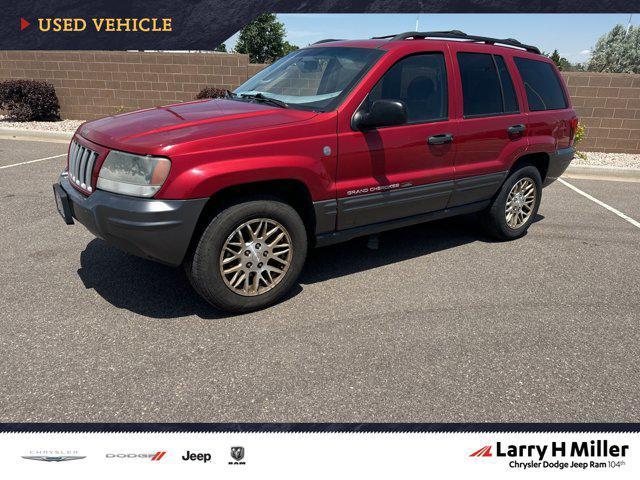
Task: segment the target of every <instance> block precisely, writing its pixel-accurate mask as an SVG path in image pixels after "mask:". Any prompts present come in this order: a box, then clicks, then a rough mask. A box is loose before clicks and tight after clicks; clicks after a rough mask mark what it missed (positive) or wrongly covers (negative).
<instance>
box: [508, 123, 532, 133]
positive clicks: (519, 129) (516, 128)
mask: <svg viewBox="0 0 640 480" xmlns="http://www.w3.org/2000/svg"><path fill="white" fill-rule="evenodd" d="M526 129H527V127H525V126H524V125H522V124H518V125H511V126H510V127H509V128H507V133H508V134H509V135H517V134H519V133H522V132H524V131H525V130H526Z"/></svg>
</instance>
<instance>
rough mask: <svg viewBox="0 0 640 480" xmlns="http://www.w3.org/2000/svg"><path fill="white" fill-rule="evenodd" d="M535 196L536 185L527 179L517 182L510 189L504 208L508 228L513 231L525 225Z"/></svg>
mask: <svg viewBox="0 0 640 480" xmlns="http://www.w3.org/2000/svg"><path fill="white" fill-rule="evenodd" d="M536 195H537V192H536V184H535V182H534V181H533V180H532V179H531V178H529V177H525V178H522V179H520V180H518V182H516V184H515V185H514V186H513V187H511V191H510V192H509V195H508V196H507V204H506V207H505V219H506V221H507V226H508V227H509V228H512V229H514V230H515V229H518V228H520V227H522V226H523V225H524V224H525V223H527V221H528V220H529V218H530V217H531V214H532V213H533V208H534V206H535V204H536Z"/></svg>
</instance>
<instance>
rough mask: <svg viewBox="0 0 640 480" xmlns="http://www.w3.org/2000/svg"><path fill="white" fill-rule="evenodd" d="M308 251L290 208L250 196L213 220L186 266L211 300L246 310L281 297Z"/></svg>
mask: <svg viewBox="0 0 640 480" xmlns="http://www.w3.org/2000/svg"><path fill="white" fill-rule="evenodd" d="M306 254H307V234H306V230H305V227H304V224H303V222H302V219H301V218H300V216H299V215H298V213H297V212H296V211H295V210H294V209H293V208H292V207H291V206H289V205H287V204H285V203H283V202H280V201H278V200H275V199H268V200H267V199H264V200H249V201H246V202H243V203H238V204H236V205H232V206H230V207H228V208H226V209H225V210H223V211H222V212H220V213H219V214H218V215H217V216H216V217H215V218H214V219H213V220H212V221H211V223H210V224H209V226H208V227H207V228H206V230H205V231H204V233H203V234H202V236H201V237H200V240H199V241H198V244H197V246H196V248H195V251H194V252H193V256H192V257H191V258H190V261H188V262H187V263H186V264H185V268H186V270H187V275H188V277H189V279H190V281H191V283H192V285H193V286H194V288H195V289H196V291H197V292H198V293H200V295H202V297H204V298H205V300H207V301H208V302H209V303H211V304H212V305H214V306H215V307H217V308H219V309H222V310H226V311H231V312H244V311H251V310H256V309H259V308H263V307H266V306H267V305H270V304H272V303H274V302H276V301H277V300H279V299H280V298H282V296H284V295H285V294H286V293H287V292H288V291H289V290H290V289H291V287H292V286H293V285H294V284H295V282H296V280H297V278H298V276H299V274H300V272H301V270H302V267H303V265H304V260H305V258H306Z"/></svg>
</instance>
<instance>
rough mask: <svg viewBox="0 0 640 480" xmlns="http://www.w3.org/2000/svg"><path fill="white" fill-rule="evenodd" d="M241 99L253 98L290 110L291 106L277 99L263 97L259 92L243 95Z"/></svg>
mask: <svg viewBox="0 0 640 480" xmlns="http://www.w3.org/2000/svg"><path fill="white" fill-rule="evenodd" d="M234 95H235V94H234ZM240 97H242V98H251V99H255V100H258V101H259V102H264V103H270V104H272V105H275V106H276V107H280V108H289V105H288V104H287V103H285V102H283V101H282V100H276V99H275V98H271V97H267V96H265V95H263V94H262V93H260V92H258V93H241V94H240Z"/></svg>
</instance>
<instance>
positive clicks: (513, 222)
mask: <svg viewBox="0 0 640 480" xmlns="http://www.w3.org/2000/svg"><path fill="white" fill-rule="evenodd" d="M523 186H524V187H523ZM521 188H522V190H520V189H521ZM518 191H521V193H522V192H524V193H526V195H525V194H524V193H523V194H522V195H521V196H520V197H519V198H513V199H512V202H511V204H512V205H514V208H516V209H518V208H520V207H519V205H520V203H521V202H522V201H523V200H524V201H526V202H527V203H529V202H530V199H531V192H533V196H534V198H533V201H532V202H530V205H527V204H525V205H523V206H522V207H521V210H520V212H521V213H518V214H516V216H515V217H514V214H512V215H509V212H507V201H508V200H509V197H510V194H511V193H512V192H513V193H514V194H515V195H517V192H518ZM540 200H542V179H541V178H540V172H539V171H538V169H537V168H536V167H534V166H531V165H525V166H523V167H521V168H519V169H518V170H516V171H514V172H512V173H511V175H509V177H508V178H507V179H506V180H505V182H504V184H503V185H502V187H501V188H500V190H499V191H498V193H497V194H496V195H495V196H494V198H493V200H492V201H491V204H490V205H489V207H488V208H487V209H486V210H485V211H484V212H483V213H482V214H481V221H482V223H483V226H484V228H485V230H486V231H487V233H488V234H489V235H490V236H491V237H493V238H495V239H496V240H502V241H504V240H513V239H516V238H520V237H522V236H523V235H524V234H525V233H526V232H527V229H528V228H529V226H530V225H531V224H532V223H533V221H534V219H535V216H536V214H537V213H538V208H539V207H540ZM515 211H516V212H517V211H518V210H515ZM525 215H526V219H525Z"/></svg>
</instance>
